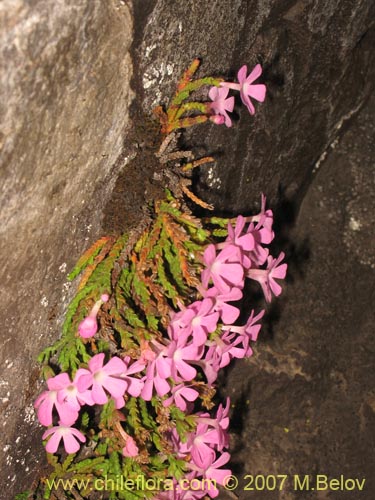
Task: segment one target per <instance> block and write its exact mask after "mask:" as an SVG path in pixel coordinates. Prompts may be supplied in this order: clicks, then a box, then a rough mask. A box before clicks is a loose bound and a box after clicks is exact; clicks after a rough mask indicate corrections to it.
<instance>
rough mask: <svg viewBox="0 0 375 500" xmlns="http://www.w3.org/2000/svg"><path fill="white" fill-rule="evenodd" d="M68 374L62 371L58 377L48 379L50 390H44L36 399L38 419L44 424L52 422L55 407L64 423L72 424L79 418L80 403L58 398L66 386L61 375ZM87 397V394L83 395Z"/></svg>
mask: <svg viewBox="0 0 375 500" xmlns="http://www.w3.org/2000/svg"><path fill="white" fill-rule="evenodd" d="M64 375H66V377H68V381H69V382H70V380H69V376H68V375H67V374H63V373H61V374H60V375H57V376H56V377H52V378H50V379H48V380H47V386H48V389H49V390H48V391H43V392H42V394H40V396H39V397H38V398H37V399H36V401H35V403H34V407H35V408H37V410H38V412H37V415H38V420H39V422H40V423H41V424H42V425H45V426H49V425H51V424H52V419H53V409H54V408H56V410H57V413H58V415H59V417H60V420H61V422H62V423H63V424H64V425H72V424H74V422H75V421H76V420H77V418H78V413H79V408H80V407H79V403H78V402H77V401H76V402H74V403H73V404H72V403H71V402H69V401H68V400H66V401H65V400H64V399H61V398H60V400H59V398H58V393H59V391H60V390H61V389H62V388H63V387H64V386H63V385H62V384H61V376H64ZM83 398H84V399H86V395H84V396H83Z"/></svg>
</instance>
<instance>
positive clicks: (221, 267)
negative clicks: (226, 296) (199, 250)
mask: <svg viewBox="0 0 375 500" xmlns="http://www.w3.org/2000/svg"><path fill="white" fill-rule="evenodd" d="M240 261H241V256H240V254H239V249H238V247H237V246H235V245H228V246H226V247H225V248H224V249H223V250H222V251H221V252H219V254H218V255H216V249H215V245H212V244H211V245H208V247H207V248H206V250H205V251H204V254H203V262H204V264H205V265H206V269H204V270H203V271H202V284H203V286H204V287H205V288H207V287H208V283H209V281H210V279H211V280H212V281H213V283H214V285H215V287H216V288H217V289H218V290H219V291H220V292H221V293H228V292H229V291H230V289H231V288H232V287H238V288H243V285H244V269H243V266H242V265H241V264H240Z"/></svg>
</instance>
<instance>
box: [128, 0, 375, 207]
mask: <svg viewBox="0 0 375 500" xmlns="http://www.w3.org/2000/svg"><path fill="white" fill-rule="evenodd" d="M137 4H138V5H139V3H138V2H135V5H137ZM144 5H148V6H149V9H150V11H151V12H146V14H148V18H147V22H146V26H145V28H144V34H143V36H142V37H140V38H141V42H140V44H139V65H140V71H139V72H138V73H137V74H138V78H139V80H140V82H139V86H138V90H139V93H141V92H142V87H143V88H144V106H145V108H146V109H147V108H150V107H151V106H153V105H155V104H157V103H158V102H160V100H163V99H165V98H166V97H169V96H170V95H171V92H173V91H174V82H175V75H179V74H181V73H182V71H183V70H184V69H185V68H186V67H187V66H188V65H189V63H190V61H191V60H192V59H193V58H194V57H201V58H202V59H203V65H204V72H205V73H214V74H219V75H228V76H229V75H231V76H235V72H236V71H237V70H238V69H239V67H240V66H241V65H243V64H247V65H248V67H252V66H254V65H255V64H256V63H257V62H261V63H262V64H263V66H264V68H265V70H264V80H265V81H266V82H267V85H268V98H267V100H266V102H265V103H264V105H258V106H257V108H258V110H259V111H258V114H257V115H256V116H255V119H254V118H252V117H250V116H249V115H248V112H247V110H246V109H241V110H240V115H241V122H240V126H238V127H236V128H235V129H234V130H230V131H228V130H226V129H225V127H212V126H210V124H207V126H206V127H205V130H203V131H202V129H201V130H199V132H198V133H197V135H196V137H195V143H198V144H201V145H205V146H207V147H208V149H209V150H210V151H212V147H213V148H216V150H218V149H219V151H222V152H223V156H222V158H221V160H219V162H218V165H217V166H214V167H211V168H210V169H209V170H207V171H206V173H204V172H202V174H201V176H200V184H201V189H200V192H201V193H202V196H203V193H204V196H205V197H206V198H207V199H208V201H210V202H212V203H214V204H215V205H216V207H217V208H220V209H222V210H225V211H238V210H240V211H241V210H248V209H249V203H250V204H254V203H255V200H257V199H258V196H259V193H260V192H262V191H265V192H266V193H267V194H268V195H269V197H270V199H271V200H272V202H273V203H274V202H275V201H276V200H277V199H278V198H279V196H280V192H281V193H282V194H283V195H284V196H285V197H287V198H288V199H290V198H292V197H296V196H298V195H299V196H302V195H303V192H304V190H305V188H306V186H307V185H308V182H309V179H310V174H311V172H312V169H313V168H314V165H315V164H316V162H317V161H318V159H319V158H320V156H321V154H322V153H323V152H324V151H325V150H326V149H327V147H328V146H329V144H331V143H332V141H333V140H334V139H335V138H336V137H337V135H338V133H339V130H340V128H341V127H342V125H343V123H345V121H346V120H347V119H348V118H350V116H351V115H352V114H353V113H354V112H355V111H357V110H358V108H359V106H360V105H361V103H363V101H364V100H365V98H366V96H368V94H369V92H370V90H371V88H372V86H373V81H374V73H375V71H374V53H373V50H372V44H373V40H374V30H373V26H374V24H373V23H374V16H375V4H374V2H371V1H368V0H362V1H353V0H335V1H332V0H319V1H314V2H312V1H307V0H286V1H282V2H281V1H272V0H267V1H264V0H261V1H259V0H242V1H241V0H218V1H216V2H209V1H206V2H201V1H197V0H187V1H184V2H175V1H174V0H157V1H152V2H147V1H146V2H142V15H144V12H145V9H144ZM138 36H140V35H138ZM239 109H240V108H239ZM197 141H198V142H197ZM224 150H225V153H224ZM234 172H235V175H234ZM207 187H209V193H205V191H206V190H207Z"/></svg>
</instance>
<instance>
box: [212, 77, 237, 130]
mask: <svg viewBox="0 0 375 500" xmlns="http://www.w3.org/2000/svg"><path fill="white" fill-rule="evenodd" d="M228 92H229V89H227V88H225V87H221V88H220V87H211V89H210V91H209V93H208V96H209V98H210V99H211V100H212V101H213V102H212V103H211V104H210V107H211V109H212V110H213V111H214V113H215V116H217V115H219V116H223V117H224V122H225V125H226V126H227V127H231V126H232V121H231V119H230V117H229V115H228V111H229V112H232V111H233V108H234V97H227V95H228Z"/></svg>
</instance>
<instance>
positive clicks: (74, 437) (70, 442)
mask: <svg viewBox="0 0 375 500" xmlns="http://www.w3.org/2000/svg"><path fill="white" fill-rule="evenodd" d="M60 424H61V422H60ZM48 436H52V437H51V438H50V439H49V440H48V443H47V445H46V450H47V451H48V453H55V452H56V451H57V448H58V447H59V444H60V441H61V439H62V440H63V442H64V448H65V451H66V452H67V453H76V452H77V451H78V450H79V448H80V444H79V442H78V440H79V441H81V442H82V443H84V442H85V441H86V438H85V436H84V435H83V434H82V432H80V431H79V430H78V429H75V428H74V427H68V426H67V425H59V426H56V427H51V428H50V429H47V430H46V432H45V433H44V434H43V436H42V439H46V438H47V437H48Z"/></svg>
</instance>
